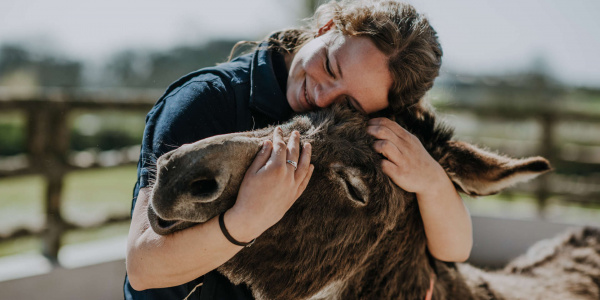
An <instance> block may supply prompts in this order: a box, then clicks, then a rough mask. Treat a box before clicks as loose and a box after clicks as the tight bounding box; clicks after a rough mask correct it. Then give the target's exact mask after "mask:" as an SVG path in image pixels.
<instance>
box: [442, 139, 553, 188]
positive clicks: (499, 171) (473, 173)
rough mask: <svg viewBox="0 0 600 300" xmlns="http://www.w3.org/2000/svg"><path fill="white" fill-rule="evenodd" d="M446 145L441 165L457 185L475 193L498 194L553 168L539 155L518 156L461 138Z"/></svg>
mask: <svg viewBox="0 0 600 300" xmlns="http://www.w3.org/2000/svg"><path fill="white" fill-rule="evenodd" d="M447 146H448V147H447V148H446V151H445V154H444V156H443V157H442V158H441V159H440V164H441V165H442V167H444V169H445V170H446V173H448V176H450V179H451V180H452V181H453V182H454V183H455V184H456V186H457V187H458V188H460V189H462V191H463V192H465V193H466V194H468V195H472V196H484V195H491V194H495V193H498V192H499V191H500V190H502V189H504V188H506V187H509V186H511V185H513V184H515V183H518V182H523V181H527V180H530V179H532V178H535V177H536V176H538V175H540V174H543V173H546V172H548V171H550V170H551V167H550V163H548V161H547V160H546V159H544V158H543V157H539V156H538V157H530V158H523V159H515V158H510V157H506V156H501V155H498V154H495V153H492V152H489V151H486V150H482V149H479V148H477V147H475V146H473V145H471V144H468V143H465V142H458V141H450V142H448V145H447Z"/></svg>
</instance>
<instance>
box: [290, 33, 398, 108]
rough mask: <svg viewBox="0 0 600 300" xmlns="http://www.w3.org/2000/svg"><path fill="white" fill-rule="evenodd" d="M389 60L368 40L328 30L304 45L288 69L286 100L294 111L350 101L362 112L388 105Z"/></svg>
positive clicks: (390, 84) (390, 79)
mask: <svg viewBox="0 0 600 300" xmlns="http://www.w3.org/2000/svg"><path fill="white" fill-rule="evenodd" d="M387 63H388V58H387V56H386V55H385V54H383V53H382V52H381V51H379V49H377V47H376V46H375V44H373V42H372V41H371V40H370V39H369V38H367V37H353V36H345V35H343V34H340V33H336V32H335V31H334V30H329V31H327V32H326V33H325V34H322V35H320V36H319V37H317V38H315V39H314V40H312V41H310V42H308V43H307V44H306V45H304V46H303V47H302V48H300V50H298V52H297V53H296V54H295V55H294V57H293V59H292V61H291V63H290V65H289V67H288V71H289V74H288V76H289V77H288V82H287V90H286V97H287V100H288V103H289V104H290V106H291V107H292V109H293V110H294V111H295V112H304V111H310V110H315V109H317V108H323V107H328V106H329V105H331V104H333V103H336V102H344V101H348V102H349V103H350V104H351V105H352V106H354V107H355V108H356V109H357V110H359V111H361V112H363V113H367V114H370V113H373V112H376V111H379V110H382V109H384V108H386V107H387V106H388V98H387V97H388V91H389V90H390V87H391V86H392V76H391V74H390V71H389V70H388V65H387Z"/></svg>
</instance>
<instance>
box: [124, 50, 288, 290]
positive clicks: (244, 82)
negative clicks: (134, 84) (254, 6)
mask: <svg viewBox="0 0 600 300" xmlns="http://www.w3.org/2000/svg"><path fill="white" fill-rule="evenodd" d="M275 49H276V48H275V46H274V45H272V44H270V43H268V42H263V43H261V44H260V45H259V46H258V48H257V50H255V51H254V53H252V54H248V55H244V56H240V57H238V58H236V59H234V60H232V61H230V62H227V63H224V64H220V65H218V66H216V67H211V68H204V69H200V70H198V71H195V72H193V73H190V74H188V75H186V76H184V77H182V78H180V79H179V80H177V81H176V82H174V83H173V84H171V86H169V87H168V88H167V91H166V92H165V94H164V95H163V96H162V97H161V98H160V99H159V100H158V102H157V103H156V104H155V105H154V107H153V108H152V109H151V110H150V112H149V113H148V115H147V116H146V128H145V130H144V137H143V140H142V148H141V154H140V160H139V162H138V173H137V176H138V179H137V182H136V184H135V188H134V191H133V202H132V206H131V207H132V208H131V211H132V213H133V208H134V207H135V202H136V200H137V195H138V193H139V190H140V189H141V188H144V187H147V186H149V179H150V176H151V175H150V174H152V173H153V171H152V168H153V165H154V163H155V162H156V159H157V158H158V157H159V156H161V155H162V154H164V153H166V152H169V151H171V150H173V149H175V148H177V147H179V146H181V145H183V144H186V143H192V142H195V141H198V140H201V139H203V138H207V137H210V136H214V135H218V134H225V133H232V132H240V131H247V130H252V129H258V128H262V127H266V126H268V125H272V124H276V123H279V122H281V121H285V120H287V119H289V118H290V117H291V115H292V113H293V111H292V109H291V107H290V106H289V104H288V102H287V100H286V97H285V87H286V84H287V70H286V67H285V62H284V59H283V55H282V54H280V53H279V52H278V51H276V50H275ZM207 242H210V241H207ZM202 282H203V285H202V287H201V288H199V289H201V291H200V292H199V291H198V290H196V291H195V292H194V293H193V294H192V296H190V298H189V299H201V300H208V299H252V295H251V293H250V291H249V290H248V288H247V287H246V286H244V285H241V286H235V285H233V284H232V283H231V282H229V281H228V280H227V279H226V278H225V277H223V276H222V275H220V274H219V273H217V272H216V271H212V272H209V273H207V274H206V275H205V276H203V277H200V278H198V279H195V280H193V281H191V282H188V283H186V284H183V285H180V286H176V287H171V288H162V289H150V290H145V291H141V292H140V291H136V290H134V289H133V288H132V287H131V285H130V284H129V279H128V277H127V276H126V277H125V284H124V295H125V299H127V300H129V299H148V300H154V299H184V298H185V297H186V296H187V295H188V294H189V293H190V292H191V291H192V289H193V288H194V287H195V286H196V285H198V284H199V283H202Z"/></svg>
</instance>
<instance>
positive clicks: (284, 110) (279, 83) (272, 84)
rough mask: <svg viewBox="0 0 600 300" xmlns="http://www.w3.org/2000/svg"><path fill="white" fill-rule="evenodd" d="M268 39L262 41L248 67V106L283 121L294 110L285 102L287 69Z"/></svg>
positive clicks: (280, 55)
mask: <svg viewBox="0 0 600 300" xmlns="http://www.w3.org/2000/svg"><path fill="white" fill-rule="evenodd" d="M274 47H276V46H274V45H272V44H270V43H269V42H268V41H264V42H262V43H261V44H260V45H259V46H258V48H257V49H256V51H255V52H254V56H253V57H252V66H251V69H250V103H249V105H250V108H251V109H254V110H256V111H259V112H261V113H263V114H265V115H266V116H268V117H270V118H272V119H274V120H277V121H285V120H287V119H289V118H290V117H291V115H292V113H293V112H294V111H293V110H292V108H291V107H290V105H289V103H288V102H287V98H286V96H285V88H286V85H287V77H288V76H287V69H286V67H285V61H284V58H283V55H282V54H281V53H279V52H277V51H276V50H274V49H273V48H274Z"/></svg>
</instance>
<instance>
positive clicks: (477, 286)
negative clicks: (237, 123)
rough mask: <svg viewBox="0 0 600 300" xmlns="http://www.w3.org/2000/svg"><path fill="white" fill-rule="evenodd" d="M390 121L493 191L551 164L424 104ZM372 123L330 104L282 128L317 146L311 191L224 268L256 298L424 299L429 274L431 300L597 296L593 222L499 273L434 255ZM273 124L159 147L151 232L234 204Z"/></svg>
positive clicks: (472, 182)
mask: <svg viewBox="0 0 600 300" xmlns="http://www.w3.org/2000/svg"><path fill="white" fill-rule="evenodd" d="M392 117H394V116H392ZM395 119H396V121H399V122H400V123H401V125H403V126H404V127H405V128H406V129H408V130H409V131H411V132H412V133H413V134H414V135H415V136H417V137H418V138H419V139H420V140H421V142H422V143H423V145H424V146H425V148H426V149H427V150H428V151H429V153H431V155H432V156H433V157H434V158H435V159H436V160H438V161H439V162H440V164H441V165H442V166H443V167H444V168H445V170H446V171H447V172H448V174H449V176H450V177H451V179H452V180H453V181H454V182H455V184H456V186H457V188H459V189H461V190H463V191H464V192H466V193H468V194H472V195H486V194H491V193H495V192H498V191H499V190H500V189H502V188H504V187H506V186H508V185H511V184H513V183H515V182H518V181H522V180H525V179H529V178H531V177H534V176H536V175H539V174H541V173H543V172H546V171H548V170H549V169H550V166H549V164H548V162H547V161H546V160H545V159H543V158H539V157H537V158H528V159H520V160H519V159H512V158H508V157H504V156H500V155H497V154H493V153H490V152H487V151H483V150H481V149H478V148H476V147H474V146H472V145H468V144H465V143H462V142H456V141H451V137H452V130H450V129H449V128H448V127H445V126H442V125H440V124H438V122H437V121H436V119H435V116H434V115H433V114H431V113H428V112H426V111H425V112H422V113H420V114H412V113H405V114H404V115H400V116H395ZM367 121H368V119H367V117H366V116H362V115H360V114H358V113H356V112H353V111H351V110H350V109H348V108H346V107H342V106H335V107H332V108H330V109H327V110H321V111H319V112H314V113H310V114H308V115H303V116H298V117H296V118H295V119H294V120H292V121H291V122H289V123H287V124H285V125H284V126H283V130H284V133H285V136H289V134H290V133H291V132H292V130H298V131H300V133H301V136H302V138H301V139H302V140H303V141H309V142H310V143H311V144H312V146H313V154H312V161H311V162H312V163H313V164H314V165H315V171H314V173H313V176H312V178H311V181H310V183H309V185H308V188H307V189H306V191H305V192H304V193H303V194H302V196H301V197H300V198H299V199H298V200H297V201H296V203H295V204H294V205H293V206H292V208H291V209H290V210H289V211H288V212H287V213H286V215H285V216H284V218H283V219H282V220H281V221H280V222H279V223H277V224H276V225H275V226H273V227H272V228H270V229H269V230H267V231H266V232H264V233H263V234H262V235H261V236H260V237H259V238H258V239H257V240H256V242H255V243H254V244H253V245H252V246H251V247H247V248H244V249H243V250H241V251H240V252H239V253H238V254H237V255H236V256H234V257H233V258H232V259H231V260H230V261H228V262H227V263H225V264H224V265H223V266H221V267H219V269H218V271H219V272H221V273H222V274H224V275H225V276H226V277H228V278H229V279H230V280H231V281H232V282H234V283H236V284H239V283H245V284H247V285H248V286H249V287H250V289H251V290H252V292H253V295H254V296H255V297H256V298H257V299H423V298H424V296H425V293H426V291H427V289H428V288H429V284H430V276H431V274H435V276H436V277H437V280H436V281H435V287H434V292H433V297H434V299H598V289H599V286H598V285H599V282H600V275H599V274H598V272H599V270H600V233H599V232H598V231H596V230H592V229H587V230H584V231H582V232H578V233H574V234H572V235H570V236H568V237H567V238H563V239H562V240H555V241H553V242H552V244H549V245H547V246H543V245H542V246H538V248H540V249H541V250H544V251H546V252H547V253H546V252H544V251H542V252H543V253H544V254H543V255H540V254H535V255H533V256H532V257H533V258H528V257H529V256H527V257H525V258H522V259H518V260H516V261H514V262H513V263H511V264H510V265H509V266H507V268H506V269H504V270H502V271H498V272H484V271H481V270H478V269H475V268H473V267H470V266H468V265H462V264H453V263H443V262H440V261H436V260H435V259H433V258H431V257H430V256H429V255H428V254H427V251H426V239H425V233H424V229H423V224H422V221H421V218H420V215H419V210H418V204H417V201H416V198H415V196H414V194H411V193H407V192H405V191H403V190H402V189H400V188H399V187H398V186H396V185H394V184H393V182H392V181H391V180H390V179H389V178H388V177H387V176H386V175H385V174H384V173H383V172H382V170H381V167H380V159H381V157H380V155H379V154H377V153H376V152H375V151H373V150H372V147H371V145H372V143H373V137H372V136H370V135H369V134H367V133H366V130H365V129H366V123H367ZM272 130H273V128H267V129H263V130H257V131H253V132H246V133H236V134H229V135H223V136H217V137H212V138H209V139H205V140H202V141H198V142H196V143H194V144H189V145H184V146H182V147H181V148H179V149H177V150H174V151H172V152H169V153H167V154H165V155H164V156H162V157H161V158H160V159H159V160H158V164H157V165H158V170H157V178H156V185H155V186H154V188H153V195H152V199H151V206H150V208H149V212H148V213H149V217H150V221H151V224H152V227H153V229H154V230H155V231H156V232H158V233H161V234H169V233H172V232H174V231H177V230H182V229H184V228H187V227H189V226H193V225H194V224H196V223H201V222H205V221H206V220H208V219H210V218H212V217H214V216H217V215H218V214H220V213H221V212H223V211H225V210H227V209H228V208H230V207H231V206H233V204H234V202H235V198H236V194H237V190H238V188H239V185H240V183H241V180H242V178H243V175H244V173H245V170H246V169H247V167H248V166H249V164H250V163H251V162H252V160H253V158H254V156H255V154H256V153H257V152H258V150H259V148H260V145H261V142H262V141H263V140H265V139H268V138H270V137H271V133H272ZM558 296H560V297H558ZM557 297H558V298H557Z"/></svg>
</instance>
